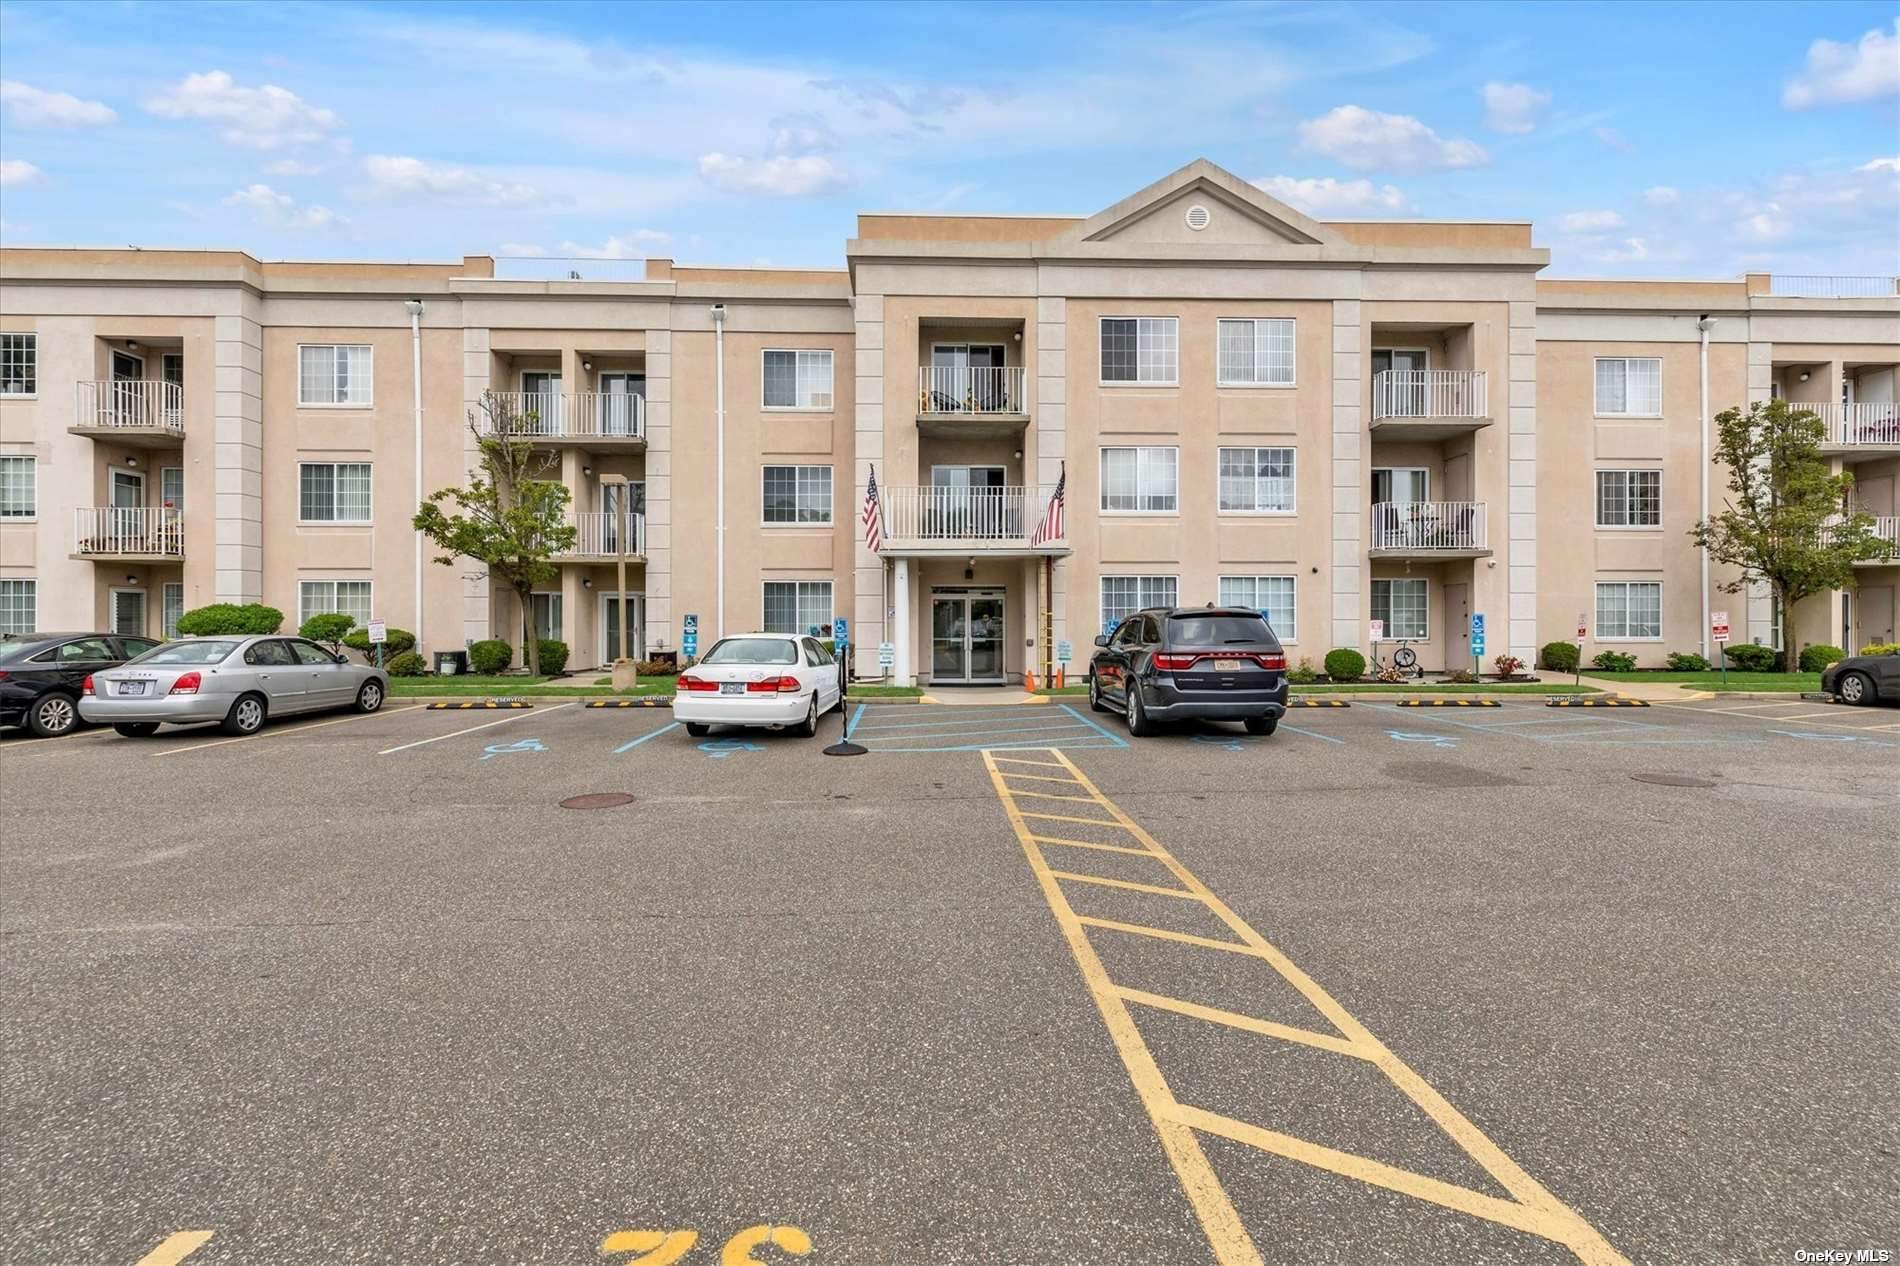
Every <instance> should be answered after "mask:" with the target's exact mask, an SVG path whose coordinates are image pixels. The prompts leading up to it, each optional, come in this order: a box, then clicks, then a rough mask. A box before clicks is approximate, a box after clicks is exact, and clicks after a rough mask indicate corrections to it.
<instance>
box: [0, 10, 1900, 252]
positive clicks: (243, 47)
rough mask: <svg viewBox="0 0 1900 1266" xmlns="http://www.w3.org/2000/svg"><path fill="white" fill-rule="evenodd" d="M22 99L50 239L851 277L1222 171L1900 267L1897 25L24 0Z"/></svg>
mask: <svg viewBox="0 0 1900 1266" xmlns="http://www.w3.org/2000/svg"><path fill="white" fill-rule="evenodd" d="M0 81H3V82H0V239H3V240H5V241H6V242H7V243H9V244H16V245H17V244H48V245H52V244H60V245H68V244H79V245H125V244H137V245H142V246H222V247H237V248H242V249H245V250H248V251H250V252H252V253H253V254H256V255H259V256H261V257H265V258H373V259H398V258H407V259H445V258H446V259H454V258H459V257H460V256H461V255H462V254H464V253H469V254H476V253H494V254H501V255H509V256H541V257H567V256H577V257H585V259H586V262H583V263H577V264H574V265H573V266H574V267H577V268H579V269H580V270H581V271H582V272H583V274H585V275H588V276H611V275H625V270H626V268H627V267H628V266H627V265H624V264H621V265H616V264H613V263H610V262H608V261H610V260H614V259H632V258H639V257H643V256H646V255H670V256H673V257H675V258H677V259H680V260H683V261H686V262H716V263H730V264H762V263H772V264H782V265H821V266H838V265H839V264H841V263H842V248H843V242H844V240H845V239H846V238H848V237H849V236H850V235H851V233H852V228H853V219H852V217H853V215H854V213H855V212H857V211H859V210H879V209H884V210H889V209H901V210H927V209H943V210H952V211H999V212H1058V213H1074V214H1088V213H1091V212H1094V211H1097V210H1099V209H1101V208H1102V207H1104V206H1107V205H1108V204H1110V203H1112V202H1114V201H1116V200H1117V199H1119V198H1121V197H1124V196H1126V195H1127V194H1128V193H1131V192H1133V191H1134V190H1136V189H1138V188H1140V187H1141V186H1143V185H1145V184H1147V183H1149V182H1150V181H1152V180H1154V179H1156V178H1158V177H1160V176H1162V175H1164V174H1166V173H1167V172H1169V171H1171V170H1173V169H1174V168H1175V167H1177V166H1179V165H1181V164H1182V163H1185V162H1187V161H1188V160H1190V159H1192V158H1195V157H1197V156H1205V157H1207V158H1210V159H1212V160H1213V161H1214V162H1216V163H1219V164H1220V165H1222V166H1223V167H1226V168H1228V169H1229V170H1231V171H1233V172H1235V173H1236V174H1237V175H1239V176H1241V177H1243V178H1245V179H1248V180H1254V181H1257V182H1259V183H1260V184H1261V185H1262V186H1263V187H1264V188H1266V189H1267V190H1268V191H1269V192H1270V193H1273V194H1274V195H1275V196H1278V197H1281V198H1283V199H1285V200H1287V201H1289V202H1292V203H1294V204H1295V205H1296V206H1300V207H1302V209H1304V210H1307V211H1309V212H1311V213H1313V214H1315V215H1318V216H1320V217H1321V218H1329V217H1330V218H1353V217H1358V218H1367V217H1372V218H1387V217H1393V216H1414V215H1416V216H1424V217H1428V218H1496V219H1531V220H1534V221H1535V222H1536V224H1537V241H1538V243H1539V244H1540V245H1544V246H1548V247H1549V248H1551V250H1552V252H1553V260H1552V265H1551V267H1550V269H1549V270H1547V272H1546V274H1545V275H1547V276H1580V275H1599V274H1601V275H1646V276H1666V277H1679V276H1717V277H1726V276H1733V275H1735V274H1738V273H1740V272H1743V271H1745V270H1763V269H1769V270H1774V271H1781V272H1826V273H1896V272H1900V19H1897V18H1896V17H1895V9H1894V6H1893V5H1892V4H1890V3H1833V4H1824V3H1813V4H1798V5H1797V4H1753V5H1750V4H1718V3H1707V4H1680V5H1651V4H1645V5H1636V4H1617V5H1581V4H1524V5H1516V4H1498V5H1491V4H1361V5H1349V4H1327V5H1312V4H1262V5H1204V4H1165V5H1164V4H1118V5H1092V4H1036V5H1002V4H993V3H992V4H978V5H957V6H951V5H926V4H907V5H854V4H828V5H792V4H759V5H746V6H720V5H713V4H699V5H691V6H678V7H670V6H637V7H636V6H633V5H625V4H592V3H571V4H561V3H550V4H533V5H526V4H509V3H489V4H480V5H460V4H449V3H440V4H387V5H381V6H370V5H346V4H299V3H273V4H246V5H217V6H214V5H203V6H200V5H192V4H184V3H102V2H99V0H94V2H93V3H86V4H78V5H65V4H55V3H45V2H36V3H11V2H0ZM566 266H568V265H566V264H560V265H556V264H554V263H552V262H544V263H539V264H537V263H534V262H532V261H515V262H512V263H510V264H508V265H506V266H505V267H506V268H507V269H508V270H509V271H511V272H513V273H516V274H521V275H526V274H528V273H532V272H537V271H546V270H549V269H552V268H556V267H561V268H564V267H566Z"/></svg>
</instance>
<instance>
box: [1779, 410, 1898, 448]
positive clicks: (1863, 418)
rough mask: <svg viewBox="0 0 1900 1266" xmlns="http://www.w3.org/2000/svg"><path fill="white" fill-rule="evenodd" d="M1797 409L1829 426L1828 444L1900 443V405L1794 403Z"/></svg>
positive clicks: (1826, 441)
mask: <svg viewBox="0 0 1900 1266" xmlns="http://www.w3.org/2000/svg"><path fill="white" fill-rule="evenodd" d="M1791 404H1792V406H1793V407H1794V408H1796V409H1806V410H1807V411H1809V412H1810V413H1814V414H1816V415H1818V416H1819V417H1820V419H1821V421H1822V422H1824V423H1826V424H1827V439H1826V440H1825V441H1824V443H1828V444H1844V445H1855V444H1871V445H1894V444H1900V403H1895V402H1893V401H1891V400H1888V401H1861V402H1857V403H1855V404H1810V403H1808V402H1806V401H1799V400H1797V401H1792V402H1791Z"/></svg>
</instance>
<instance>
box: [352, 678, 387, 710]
mask: <svg viewBox="0 0 1900 1266" xmlns="http://www.w3.org/2000/svg"><path fill="white" fill-rule="evenodd" d="M382 706H383V688H382V685H381V684H380V683H378V682H374V681H366V682H364V683H363V688H362V689H361V690H359V691H357V692H356V710H357V711H358V712H374V711H376V709H378V708H380V707H382Z"/></svg>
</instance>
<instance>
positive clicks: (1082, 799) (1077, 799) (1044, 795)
mask: <svg viewBox="0 0 1900 1266" xmlns="http://www.w3.org/2000/svg"><path fill="white" fill-rule="evenodd" d="M1075 785H1076V786H1078V787H1079V786H1081V785H1082V784H1081V783H1076V784H1075ZM1010 794H1011V795H1016V796H1034V797H1035V798H1036V799H1038V800H1069V801H1073V802H1074V803H1076V804H1094V803H1095V798H1094V797H1093V796H1059V795H1056V794H1055V793H1054V792H1051V791H1020V790H1014V789H1012V790H1011V792H1010Z"/></svg>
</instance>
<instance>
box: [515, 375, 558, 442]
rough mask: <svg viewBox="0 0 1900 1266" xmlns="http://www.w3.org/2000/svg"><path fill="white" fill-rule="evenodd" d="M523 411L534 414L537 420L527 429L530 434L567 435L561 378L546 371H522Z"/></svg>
mask: <svg viewBox="0 0 1900 1266" xmlns="http://www.w3.org/2000/svg"><path fill="white" fill-rule="evenodd" d="M521 411H522V412H523V413H524V414H525V413H532V414H534V415H535V417H536V419H537V421H535V422H534V423H532V424H528V425H527V427H526V429H527V431H528V432H529V433H530V434H533V435H565V434H567V427H566V426H565V425H564V419H563V418H562V416H561V376H560V375H559V374H556V373H551V372H549V371H546V370H537V369H530V370H524V371H522V374H521Z"/></svg>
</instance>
